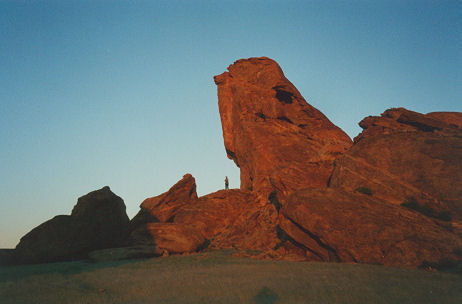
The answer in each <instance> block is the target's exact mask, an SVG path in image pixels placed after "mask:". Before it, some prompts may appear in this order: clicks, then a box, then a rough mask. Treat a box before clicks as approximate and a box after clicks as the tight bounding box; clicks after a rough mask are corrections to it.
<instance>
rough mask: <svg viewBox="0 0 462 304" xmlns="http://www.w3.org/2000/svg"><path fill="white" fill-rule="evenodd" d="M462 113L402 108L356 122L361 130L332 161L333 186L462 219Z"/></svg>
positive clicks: (458, 219) (435, 214)
mask: <svg viewBox="0 0 462 304" xmlns="http://www.w3.org/2000/svg"><path fill="white" fill-rule="evenodd" d="M457 118H459V120H460V121H462V113H433V114H428V115H424V114H420V113H416V112H412V111H409V110H406V109H403V108H399V109H390V110H387V111H385V112H384V113H383V114H382V116H380V117H367V118H365V119H363V120H362V121H361V122H360V126H361V127H362V128H363V129H364V131H363V132H362V133H361V134H360V135H358V136H357V137H356V138H355V145H354V146H353V147H352V148H351V149H350V150H348V152H347V153H345V155H344V156H342V157H341V158H340V159H339V160H337V162H336V168H335V170H334V172H333V174H332V178H331V186H332V187H342V188H344V189H348V190H354V189H357V188H359V187H366V188H369V189H370V190H371V191H372V192H373V193H374V196H375V197H377V198H381V199H384V200H386V201H388V202H390V203H393V204H397V205H399V204H402V203H403V202H406V201H408V200H410V199H411V200H415V201H417V202H418V203H419V204H421V205H424V206H427V207H428V208H427V209H428V210H429V212H431V211H430V208H431V209H433V212H434V216H435V217H437V216H438V214H446V215H447V216H450V217H451V218H453V219H454V220H457V221H461V220H462V183H461V181H462V128H461V127H459V126H458V125H457V124H455V123H454V122H457Z"/></svg>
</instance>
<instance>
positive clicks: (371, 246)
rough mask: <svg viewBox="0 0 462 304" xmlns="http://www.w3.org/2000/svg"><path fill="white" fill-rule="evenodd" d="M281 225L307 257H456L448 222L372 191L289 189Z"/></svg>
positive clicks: (406, 260)
mask: <svg viewBox="0 0 462 304" xmlns="http://www.w3.org/2000/svg"><path fill="white" fill-rule="evenodd" d="M281 211H282V212H281V213H282V215H283V216H284V218H285V220H282V221H281V224H280V225H281V228H282V229H283V230H284V231H286V232H287V234H288V235H290V237H291V241H295V242H296V243H297V244H299V246H300V245H301V246H300V247H304V248H305V250H306V255H307V257H308V258H309V259H310V260H320V261H331V262H360V263H369V264H385V265H390V266H419V265H421V264H422V263H423V262H424V261H435V262H437V261H438V260H440V259H441V258H443V257H444V258H451V259H456V258H457V255H456V254H455V253H454V252H453V250H454V248H457V247H458V246H461V244H462V242H461V239H460V237H458V236H457V235H455V234H454V233H452V232H451V231H450V230H448V229H449V227H447V226H444V225H440V224H439V223H437V222H435V221H434V220H433V219H431V218H428V217H425V216H422V215H421V214H419V213H415V212H413V211H412V210H409V209H407V208H403V207H401V206H398V205H393V204H390V203H389V202H387V201H383V200H380V199H377V198H374V197H373V196H370V195H366V194H362V193H352V192H348V191H345V190H342V189H334V188H324V189H319V188H318V189H316V188H310V189H305V190H301V191H297V192H295V193H294V194H293V195H291V196H290V197H289V198H288V200H287V202H286V204H285V205H284V207H283V208H282V210H281Z"/></svg>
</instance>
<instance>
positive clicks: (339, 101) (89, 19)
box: [0, 1, 462, 248]
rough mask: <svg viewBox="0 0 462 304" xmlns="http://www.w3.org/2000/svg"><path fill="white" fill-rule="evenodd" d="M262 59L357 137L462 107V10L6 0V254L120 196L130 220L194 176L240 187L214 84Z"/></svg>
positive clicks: (0, 193)
mask: <svg viewBox="0 0 462 304" xmlns="http://www.w3.org/2000/svg"><path fill="white" fill-rule="evenodd" d="M256 56H267V57H270V58H272V59H275V60H276V61H277V62H278V63H279V64H280V65H281V68H282V69H283V71H284V73H285V75H286V77H287V78H288V79H289V80H290V81H292V83H293V84H294V85H295V86H296V87H297V88H298V89H299V91H300V92H301V94H302V95H303V96H304V97H305V99H306V100H307V101H308V102H309V103H310V104H312V105H313V106H315V107H317V108H318V109H319V110H321V111H322V112H323V113H324V114H325V115H326V116H327V117H329V119H330V120H331V121H332V122H333V123H335V124H336V125H338V126H340V127H341V128H342V129H343V130H345V131H346V132H347V133H348V134H349V135H350V136H351V137H354V136H356V135H357V134H358V133H359V132H360V128H359V127H358V126H357V123H358V122H359V121H360V120H361V119H362V118H364V117H365V116H368V115H379V114H380V113H382V112H383V111H385V110H386V109H387V108H390V107H397V106H402V107H406V108H408V109H411V110H414V111H418V112H423V113H427V112H432V111H462V100H461V96H462V2H461V1H454V2H448V1H381V2H379V1H341V2H335V1H312V2H310V1H195V2H193V1H152V2H151V1H127V2H122V1H96V2H95V1H79V2H74V1H0V143H1V145H0V248H12V247H14V246H16V244H17V243H18V241H19V238H20V237H21V236H22V235H24V234H25V233H27V232H28V231H29V230H31V229H32V228H33V227H35V226H37V225H39V224H40V223H42V222H44V221H46V220H48V219H50V218H52V217H54V216H55V215H58V214H70V212H71V210H72V207H73V206H74V205H75V203H76V202H77V198H78V197H79V196H82V195H84V194H86V193H88V192H90V191H92V190H95V189H99V188H101V187H103V186H105V185H109V186H110V187H111V189H112V191H113V192H114V193H116V194H117V195H119V196H121V197H122V198H123V199H124V200H125V204H126V205H127V213H128V215H129V217H132V216H134V215H135V213H136V212H137V211H138V208H139V207H138V206H139V204H140V203H141V202H142V200H143V199H145V198H146V197H150V196H155V195H158V194H160V193H162V192H165V191H167V190H168V189H169V188H170V187H171V186H172V185H173V184H174V183H175V182H176V181H178V180H179V179H180V178H181V177H182V176H183V174H185V173H187V172H189V173H191V174H193V176H195V178H196V182H197V185H198V188H197V190H198V194H199V195H204V194H207V193H210V192H214V191H216V190H218V189H220V188H222V187H223V180H224V177H225V175H228V176H229V179H230V186H231V187H239V170H238V168H237V167H235V165H234V163H233V162H232V161H231V160H228V159H227V158H226V153H225V149H224V146H223V137H222V132H221V125H220V118H219V114H218V106H217V95H216V86H215V84H214V83H213V78H212V77H213V76H214V75H217V74H220V73H222V72H223V71H225V69H226V67H227V66H228V65H229V64H231V63H233V62H234V61H235V60H237V59H240V58H248V57H256Z"/></svg>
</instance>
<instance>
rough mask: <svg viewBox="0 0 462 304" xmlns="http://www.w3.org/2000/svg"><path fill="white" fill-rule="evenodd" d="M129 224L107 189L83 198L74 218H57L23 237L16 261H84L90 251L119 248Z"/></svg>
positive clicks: (17, 249) (76, 207)
mask: <svg viewBox="0 0 462 304" xmlns="http://www.w3.org/2000/svg"><path fill="white" fill-rule="evenodd" d="M128 223H129V219H128V217H127V214H126V212H125V204H124V202H123V200H122V199H121V198H120V197H118V196H117V195H115V194H114V193H113V192H112V191H111V190H110V189H109V187H104V188H102V189H100V190H96V191H93V192H90V193H88V194H87V195H85V196H82V197H80V198H79V199H78V201H77V204H76V205H75V206H74V209H73V210H72V214H71V215H58V216H56V217H54V218H52V219H51V220H49V221H46V222H45V223H43V224H41V225H39V226H37V227H36V228H34V229H32V230H31V231H30V232H29V233H27V234H26V235H25V236H23V237H22V238H21V241H20V242H19V244H18V245H17V246H16V249H15V259H16V262H18V263H42V262H55V261H65V260H73V259H81V258H84V257H86V255H87V254H88V253H89V252H90V251H93V250H96V249H102V248H110V247H117V246H120V245H121V244H122V243H123V242H124V241H125V239H126V237H127V233H128Z"/></svg>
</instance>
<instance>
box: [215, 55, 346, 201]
mask: <svg viewBox="0 0 462 304" xmlns="http://www.w3.org/2000/svg"><path fill="white" fill-rule="evenodd" d="M214 79H215V83H216V84H217V86H218V106H219V110H220V117H221V123H222V128H223V137H224V143H225V148H226V152H227V155H228V157H229V158H230V159H233V160H234V162H235V163H236V165H237V166H238V167H239V168H240V170H241V190H243V191H254V192H256V193H258V194H261V196H262V198H268V197H269V195H270V194H271V193H272V192H273V191H276V193H277V195H278V197H279V199H281V198H282V197H284V196H285V195H287V194H290V193H291V192H292V191H294V190H297V189H302V188H306V187H325V186H326V185H327V183H328V179H329V176H330V174H331V172H332V169H333V161H334V160H335V159H336V158H337V157H339V156H340V155H342V154H343V153H344V152H345V150H346V149H348V148H349V147H350V146H351V140H350V138H349V137H348V136H347V135H346V134H345V133H344V132H343V131H342V130H341V129H339V128H338V127H336V126H335V125H334V124H332V123H331V122H330V121H329V119H327V118H326V117H325V116H324V115H323V114H322V113H321V112H320V111H318V110H317V109H315V108H314V107H312V106H311V105H309V104H308V103H307V102H306V101H305V99H303V97H302V96H301V95H300V93H299V92H298V90H297V89H296V88H295V86H294V85H293V84H292V83H291V82H290V81H289V80H287V79H286V78H285V76H284V74H283V72H282V70H281V68H280V67H279V65H278V64H277V63H276V62H275V61H273V60H271V59H269V58H266V57H261V58H250V59H241V60H238V61H236V62H235V63H234V64H232V65H230V66H229V67H228V72H224V73H223V74H221V75H218V76H215V78H214Z"/></svg>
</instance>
